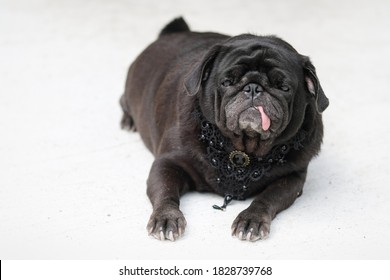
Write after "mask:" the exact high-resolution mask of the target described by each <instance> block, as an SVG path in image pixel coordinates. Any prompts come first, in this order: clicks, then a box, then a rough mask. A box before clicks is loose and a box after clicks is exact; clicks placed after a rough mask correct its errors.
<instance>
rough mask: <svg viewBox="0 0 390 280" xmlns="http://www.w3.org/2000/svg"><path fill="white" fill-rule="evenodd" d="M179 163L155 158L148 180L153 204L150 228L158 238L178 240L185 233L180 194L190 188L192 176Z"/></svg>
mask: <svg viewBox="0 0 390 280" xmlns="http://www.w3.org/2000/svg"><path fill="white" fill-rule="evenodd" d="M176 162H177V160H173V159H164V158H160V159H156V160H155V161H154V163H153V166H152V169H151V170H150V174H149V178H148V182H147V185H148V187H147V194H148V196H149V199H150V201H151V202H152V205H153V213H152V215H151V216H150V220H149V223H148V225H147V230H148V232H149V235H152V236H153V237H155V238H157V239H159V240H165V239H169V240H171V241H174V240H176V239H177V238H179V237H181V236H182V235H183V233H184V230H185V227H186V224H187V222H186V220H185V218H184V216H183V213H182V212H181V211H180V210H179V205H180V195H182V194H183V193H184V192H185V191H187V189H188V178H189V176H188V175H187V174H186V172H185V171H184V170H183V169H182V168H181V167H180V166H178V165H177V164H176Z"/></svg>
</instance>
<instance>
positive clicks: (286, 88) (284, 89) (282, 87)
mask: <svg viewBox="0 0 390 280" xmlns="http://www.w3.org/2000/svg"><path fill="white" fill-rule="evenodd" d="M280 89H281V90H283V91H285V92H287V91H289V90H290V88H289V87H288V86H286V85H283V86H281V87H280Z"/></svg>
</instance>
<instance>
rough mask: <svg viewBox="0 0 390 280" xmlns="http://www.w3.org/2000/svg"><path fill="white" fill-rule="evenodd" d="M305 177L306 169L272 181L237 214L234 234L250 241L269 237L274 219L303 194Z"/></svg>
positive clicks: (233, 228)
mask: <svg viewBox="0 0 390 280" xmlns="http://www.w3.org/2000/svg"><path fill="white" fill-rule="evenodd" d="M305 179H306V170H304V171H302V172H295V173H292V174H289V175H287V176H285V177H282V178H280V179H277V180H276V181H274V182H273V183H271V184H270V185H269V186H268V187H267V188H266V189H265V190H264V191H263V192H262V193H260V194H259V195H258V196H257V197H256V198H255V199H254V200H253V202H252V203H251V205H250V206H249V207H248V208H247V209H245V210H244V211H242V212H241V213H240V214H239V215H238V216H237V218H236V219H235V220H234V222H233V225H232V235H233V236H236V237H238V238H239V239H240V240H248V241H256V240H258V239H265V238H267V237H268V235H269V232H270V226H271V221H272V219H273V218H275V216H276V214H278V213H279V212H281V211H282V210H284V209H286V208H288V207H289V206H291V205H292V204H293V203H294V201H295V199H296V198H297V197H299V196H300V195H301V194H302V189H303V184H304V183H305Z"/></svg>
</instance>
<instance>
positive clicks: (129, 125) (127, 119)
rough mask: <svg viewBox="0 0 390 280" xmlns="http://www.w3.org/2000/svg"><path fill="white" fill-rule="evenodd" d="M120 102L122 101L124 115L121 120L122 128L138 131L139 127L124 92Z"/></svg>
mask: <svg viewBox="0 0 390 280" xmlns="http://www.w3.org/2000/svg"><path fill="white" fill-rule="evenodd" d="M119 103H120V105H121V107H122V110H123V116H122V120H121V128H122V129H126V130H132V131H136V130H137V128H136V127H135V123H134V120H133V117H132V116H131V115H130V112H129V109H128V107H127V104H126V98H125V95H124V94H123V95H122V97H121V99H120V102H119Z"/></svg>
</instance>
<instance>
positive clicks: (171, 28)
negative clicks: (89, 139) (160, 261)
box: [120, 18, 329, 241]
mask: <svg viewBox="0 0 390 280" xmlns="http://www.w3.org/2000/svg"><path fill="white" fill-rule="evenodd" d="M120 103H121V106H122V108H123V111H124V116H123V119H122V127H123V128H127V129H130V130H138V131H139V133H140V134H141V137H142V139H143V141H144V142H145V145H146V146H147V147H148V148H149V150H150V151H151V152H152V153H153V154H154V156H155V160H154V163H153V165H152V168H151V170H150V174H149V178H148V180H147V194H148V196H149V198H150V201H151V202H152V204H153V213H152V215H151V217H150V220H149V223H148V225H147V230H148V232H149V234H150V235H152V236H154V237H155V238H157V239H160V240H165V239H169V240H172V241H173V240H176V239H177V238H179V237H180V236H182V235H183V233H184V230H185V227H186V220H185V218H184V216H183V213H182V212H181V211H180V209H179V204H180V202H179V200H180V196H181V195H183V194H184V193H185V192H187V191H192V190H195V191H200V192H214V193H217V194H220V195H221V196H223V197H224V200H223V205H221V206H214V208H215V209H221V210H224V209H225V208H226V206H227V205H228V204H229V202H231V201H232V200H242V199H245V198H247V197H250V196H255V198H254V200H253V202H252V203H251V204H250V206H249V207H248V208H247V209H245V210H244V211H242V212H241V213H240V214H239V215H238V217H237V218H236V219H235V220H234V222H233V225H232V234H233V236H236V237H238V238H239V239H240V240H248V241H255V240H258V239H264V238H266V237H268V235H269V232H270V224H271V220H272V219H273V218H274V217H275V216H276V214H277V213H279V212H280V211H282V210H284V209H286V208H288V207H289V206H290V205H291V204H292V203H293V202H294V201H295V199H296V198H297V197H299V196H300V195H301V194H302V189H303V185H304V182H305V179H306V173H307V167H308V164H309V162H310V160H311V159H312V158H313V157H314V156H315V155H317V153H318V152H319V150H320V146H321V142H322V137H323V125H322V119H321V113H322V112H323V111H324V110H325V109H326V107H327V106H328V104H329V101H328V99H327V97H326V96H325V94H324V92H323V90H322V88H321V85H320V83H319V80H318V78H317V75H316V71H315V68H314V66H313V65H312V63H311V62H310V60H309V58H308V57H306V56H303V55H300V54H299V53H298V52H297V51H296V50H295V49H294V48H293V47H292V46H291V45H289V44H288V43H286V42H285V41H283V40H282V39H279V38H277V37H274V36H255V35H250V34H243V35H239V36H235V37H229V36H226V35H221V34H216V33H197V32H191V31H190V29H189V28H188V25H187V24H186V22H185V21H184V20H183V19H182V18H178V19H175V20H174V21H172V22H171V23H169V24H168V25H167V26H166V27H165V28H164V29H163V30H162V31H161V33H160V35H159V37H158V39H157V41H155V42H154V43H152V44H151V45H150V46H149V47H148V48H147V49H146V50H145V51H144V52H142V53H141V54H140V55H139V56H138V58H137V59H136V60H135V61H134V63H133V64H132V65H131V67H130V69H129V73H128V77H127V82H126V89H125V93H124V95H123V96H122V98H121V100H120Z"/></svg>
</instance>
